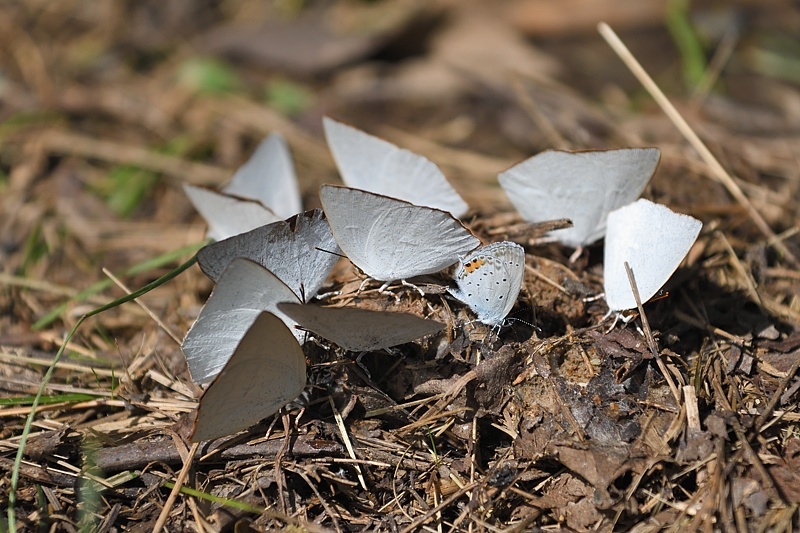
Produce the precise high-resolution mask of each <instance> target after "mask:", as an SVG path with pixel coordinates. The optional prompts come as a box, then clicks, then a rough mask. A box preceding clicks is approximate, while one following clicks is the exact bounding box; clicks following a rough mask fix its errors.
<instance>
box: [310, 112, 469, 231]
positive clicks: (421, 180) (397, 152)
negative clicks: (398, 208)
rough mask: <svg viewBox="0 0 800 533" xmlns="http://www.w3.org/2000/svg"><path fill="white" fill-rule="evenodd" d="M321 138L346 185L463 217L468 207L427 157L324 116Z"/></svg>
mask: <svg viewBox="0 0 800 533" xmlns="http://www.w3.org/2000/svg"><path fill="white" fill-rule="evenodd" d="M323 126H324V127H325V138H326V139H327V140H328V146H329V147H330V149H331V153H332V154H333V159H334V160H335V161H336V166H337V167H339V173H340V174H341V176H342V180H343V181H344V182H345V184H346V185H348V186H350V187H355V188H357V189H363V190H365V191H370V192H374V193H378V194H383V195H385V196H390V197H392V198H398V199H400V200H405V201H407V202H411V203H412V204H415V205H424V206H427V207H434V208H436V209H441V210H443V211H448V212H450V213H451V214H452V215H453V216H455V217H461V216H463V215H464V214H465V213H466V212H467V210H468V209H469V207H468V206H467V203H466V202H465V201H464V200H463V199H462V198H461V196H459V194H458V193H457V192H456V191H455V189H453V186H452V185H450V182H448V181H447V178H445V176H444V174H442V171H441V170H439V167H437V166H436V165H435V164H433V163H432V162H431V161H430V160H428V159H426V158H424V157H422V156H421V155H417V154H415V153H413V152H410V151H409V150H405V149H402V148H398V147H397V146H395V145H393V144H392V143H390V142H387V141H384V140H383V139H379V138H378V137H374V136H372V135H369V134H368V133H364V132H363V131H361V130H358V129H356V128H353V127H351V126H348V125H346V124H342V123H341V122H337V121H335V120H333V119H330V118H328V117H324V118H323Z"/></svg>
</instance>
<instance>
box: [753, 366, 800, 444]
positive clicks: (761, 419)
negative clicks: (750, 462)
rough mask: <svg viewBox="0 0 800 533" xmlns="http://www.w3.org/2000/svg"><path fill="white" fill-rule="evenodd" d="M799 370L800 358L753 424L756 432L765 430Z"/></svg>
mask: <svg viewBox="0 0 800 533" xmlns="http://www.w3.org/2000/svg"><path fill="white" fill-rule="evenodd" d="M798 369H800V357H798V358H797V360H795V362H794V364H793V365H792V367H791V368H790V369H789V371H788V372H786V376H784V378H783V379H782V380H781V382H780V384H779V385H778V387H777V388H776V389H775V393H774V394H773V395H772V398H771V399H770V401H769V403H768V404H767V405H766V407H764V411H762V413H761V414H760V415H758V418H756V422H755V424H753V427H754V428H755V430H756V432H761V430H762V429H764V424H766V423H767V419H768V418H769V417H771V416H772V413H773V411H775V407H776V406H777V405H778V402H779V401H780V399H781V395H782V394H783V392H784V391H785V390H786V388H787V387H788V386H789V382H790V381H791V380H792V379H793V378H794V375H795V374H796V373H797V370H798Z"/></svg>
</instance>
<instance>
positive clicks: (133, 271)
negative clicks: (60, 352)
mask: <svg viewBox="0 0 800 533" xmlns="http://www.w3.org/2000/svg"><path fill="white" fill-rule="evenodd" d="M206 244H208V241H203V242H200V243H194V244H190V245H189V246H184V247H183V248H179V249H177V250H175V251H172V252H168V253H166V254H164V255H161V256H158V257H156V258H153V259H148V260H147V261H143V262H141V263H139V264H136V265H134V266H132V267H131V268H129V269H128V270H126V271H125V274H124V275H125V276H135V275H137V274H141V273H142V272H147V271H148V270H152V269H154V268H159V267H162V266H164V265H166V264H169V263H172V262H173V261H175V260H176V259H178V258H180V257H183V256H184V255H186V254H187V253H192V252H196V251H197V250H199V249H200V248H202V247H203V246H205V245H206ZM111 285H112V281H111V280H110V279H104V280H100V281H98V282H96V283H93V284H92V285H90V286H89V287H87V288H85V289H83V290H82V291H80V292H79V293H78V294H76V295H75V296H74V297H73V298H70V299H68V300H67V301H65V302H64V303H62V304H61V305H59V306H58V307H56V308H55V309H53V310H52V311H50V312H49V313H47V314H46V315H44V316H43V317H42V318H40V319H39V320H37V321H36V322H35V323H34V324H33V326H31V329H33V330H34V331H37V330H40V329H42V328H45V327H47V326H49V325H50V324H52V323H53V322H55V321H56V320H58V317H60V316H61V315H62V314H63V313H64V311H66V309H67V307H68V306H69V305H70V304H71V303H72V302H77V301H81V300H85V299H86V298H88V297H90V296H94V295H95V294H97V293H99V292H102V291H104V290H106V289H107V288H109V287H110V286H111Z"/></svg>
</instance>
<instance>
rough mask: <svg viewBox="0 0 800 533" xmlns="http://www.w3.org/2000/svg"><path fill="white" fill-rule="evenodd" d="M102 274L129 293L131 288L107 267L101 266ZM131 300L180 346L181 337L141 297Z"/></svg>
mask: <svg viewBox="0 0 800 533" xmlns="http://www.w3.org/2000/svg"><path fill="white" fill-rule="evenodd" d="M103 274H105V275H106V276H108V278H109V279H110V280H111V281H113V282H114V283H116V284H117V286H118V287H119V288H120V289H122V290H123V291H125V292H126V293H127V294H130V293H131V290H130V289H129V288H128V287H127V286H126V285H125V284H124V283H123V282H122V281H120V280H119V278H117V277H116V276H115V275H114V274H112V273H111V271H110V270H108V269H107V268H105V267H103ZM133 301H134V302H136V303H137V304H139V307H141V308H142V309H144V312H145V313H147V314H148V315H150V318H152V319H153V320H154V321H155V323H156V324H158V325H159V326H160V327H161V329H163V330H164V331H165V332H166V334H167V335H169V336H170V338H171V339H172V340H174V341H175V343H176V344H177V345H178V346H180V345H181V339H180V337H178V336H177V335H176V334H175V333H174V332H173V331H172V330H171V329H169V328H168V327H167V325H166V324H164V321H163V320H161V318H159V317H158V315H156V314H155V313H154V312H153V311H152V310H151V309H150V308H149V307H147V305H146V304H145V303H144V302H143V301H142V300H141V298H134V300H133Z"/></svg>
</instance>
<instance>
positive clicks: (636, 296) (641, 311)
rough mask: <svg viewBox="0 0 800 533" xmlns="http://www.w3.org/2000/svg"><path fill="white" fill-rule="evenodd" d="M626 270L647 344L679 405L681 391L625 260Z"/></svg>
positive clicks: (631, 271)
mask: <svg viewBox="0 0 800 533" xmlns="http://www.w3.org/2000/svg"><path fill="white" fill-rule="evenodd" d="M625 272H627V273H628V281H629V282H630V284H631V290H632V291H633V298H634V299H635V300H636V307H637V308H638V309H639V316H640V317H641V319H642V327H643V328H644V337H645V339H647V345H648V346H649V347H650V353H652V354H653V358H654V359H655V360H656V363H657V364H658V368H659V369H660V370H661V373H662V374H664V379H666V380H667V385H669V390H671V391H672V395H673V396H674V397H675V402H676V403H677V405H680V404H681V393H680V392H679V391H678V387H676V386H675V382H674V381H672V376H671V375H670V374H669V370H668V369H667V365H665V364H664V361H662V360H661V355H660V354H659V353H658V348H657V347H656V341H655V339H653V332H652V331H651V330H650V322H648V321H647V315H645V314H644V307H643V306H642V299H641V298H640V297H639V287H638V286H637V285H636V279H635V278H634V277H633V270H631V266H630V265H629V264H628V262H627V261H625Z"/></svg>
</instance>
